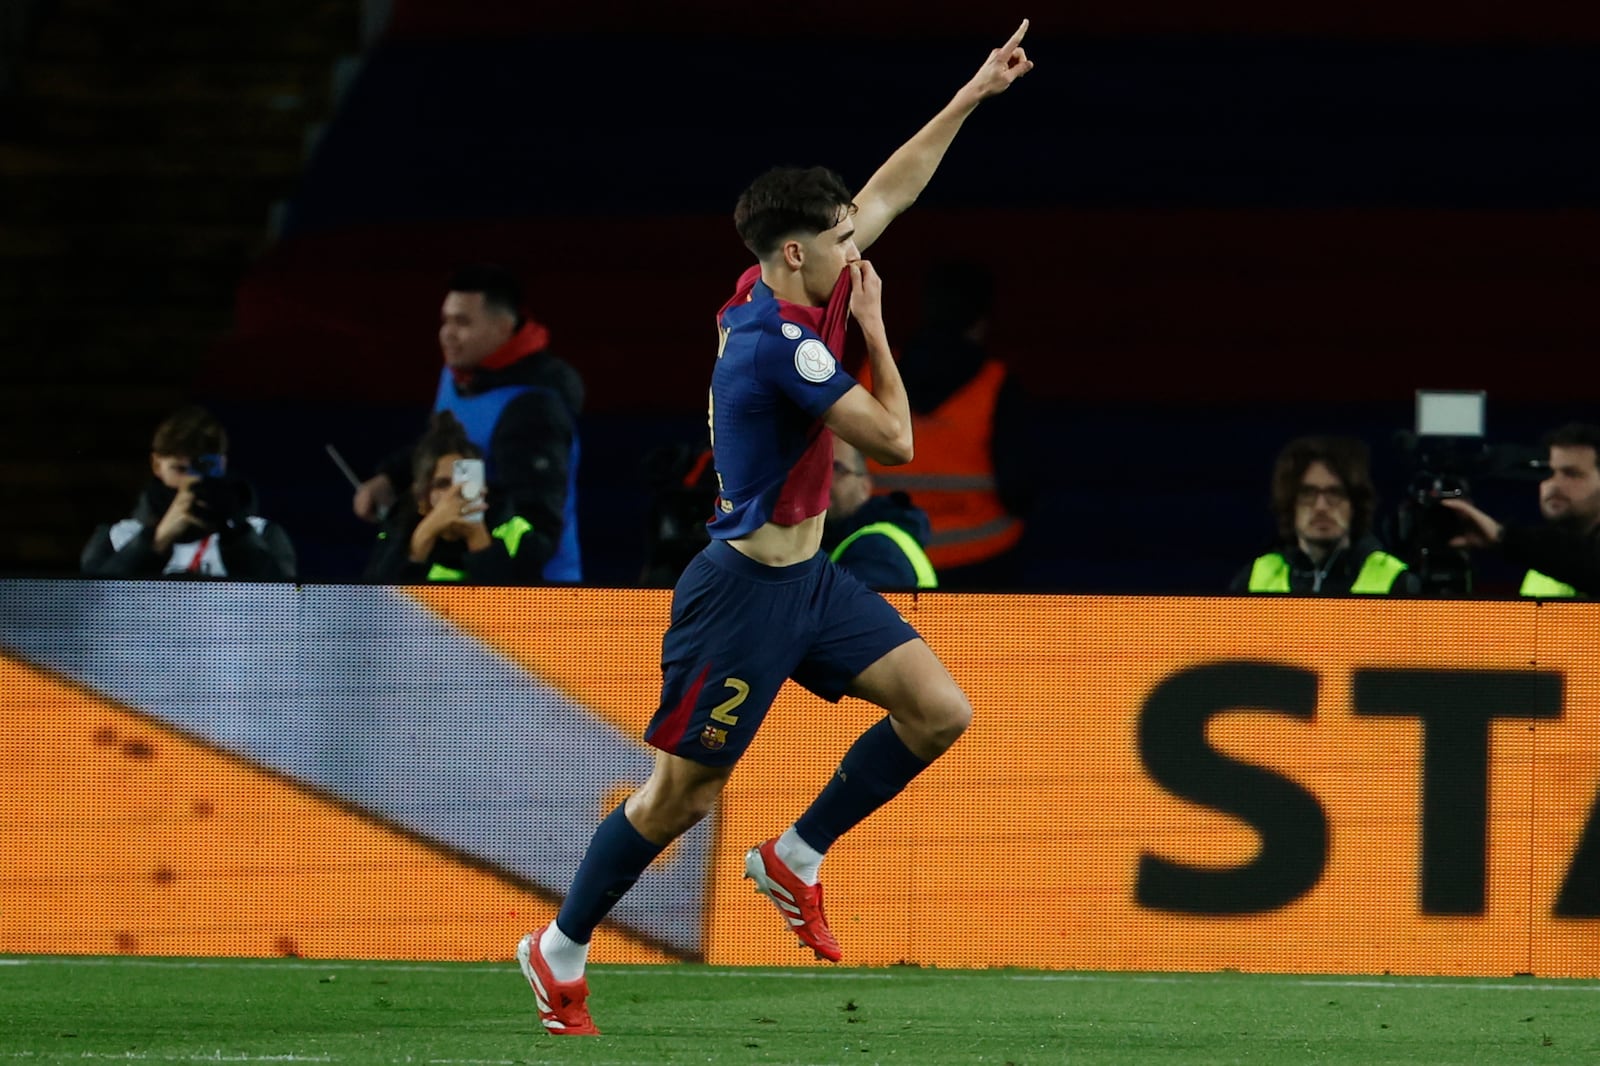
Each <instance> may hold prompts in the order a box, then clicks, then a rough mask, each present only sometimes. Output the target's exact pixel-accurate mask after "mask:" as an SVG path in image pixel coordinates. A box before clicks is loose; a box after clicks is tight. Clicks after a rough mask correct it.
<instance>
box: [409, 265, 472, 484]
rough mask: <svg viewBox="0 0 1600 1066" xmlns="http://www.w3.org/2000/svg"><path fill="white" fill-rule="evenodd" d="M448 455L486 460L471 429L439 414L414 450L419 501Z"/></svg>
mask: <svg viewBox="0 0 1600 1066" xmlns="http://www.w3.org/2000/svg"><path fill="white" fill-rule="evenodd" d="M456 291H458V292H464V291H470V290H456ZM446 455H459V456H460V457H461V458H463V459H482V458H483V452H482V450H481V449H479V447H478V446H477V445H476V444H474V443H472V441H471V440H470V439H469V438H468V437H467V427H465V426H463V425H462V424H461V420H460V419H458V418H456V416H455V414H454V413H453V412H450V411H437V412H435V413H434V414H433V415H432V416H431V417H430V418H429V419H428V428H427V431H426V432H424V433H423V434H422V438H421V439H420V440H418V441H417V444H416V447H415V448H413V449H412V450H411V495H412V497H413V498H414V499H415V500H417V501H422V500H426V499H427V498H428V490H429V488H431V487H432V483H433V468H434V467H436V466H438V465H439V460H440V458H441V457H443V456H446Z"/></svg>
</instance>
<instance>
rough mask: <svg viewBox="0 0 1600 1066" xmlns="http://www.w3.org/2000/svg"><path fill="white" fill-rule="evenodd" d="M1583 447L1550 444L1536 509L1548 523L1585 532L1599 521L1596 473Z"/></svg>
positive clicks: (1598, 477) (1599, 486)
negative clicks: (1548, 474)
mask: <svg viewBox="0 0 1600 1066" xmlns="http://www.w3.org/2000/svg"><path fill="white" fill-rule="evenodd" d="M1595 458H1596V457H1595V451H1594V449H1593V448H1590V447H1587V446H1585V445H1560V444H1557V445H1552V446H1551V448H1550V476H1549V477H1547V478H1545V479H1544V480H1543V481H1541V482H1540V483H1539V510H1540V511H1541V512H1543V514H1544V516H1545V518H1546V519H1548V520H1549V521H1551V522H1562V523H1570V524H1571V525H1575V526H1577V527H1578V528H1579V529H1581V530H1589V529H1591V528H1593V527H1594V525H1595V523H1597V522H1600V470H1597V469H1596V467H1595Z"/></svg>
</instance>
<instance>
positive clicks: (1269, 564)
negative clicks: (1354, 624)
mask: <svg viewBox="0 0 1600 1066" xmlns="http://www.w3.org/2000/svg"><path fill="white" fill-rule="evenodd" d="M1377 509H1378V494H1377V491H1376V490H1375V489H1374V488H1373V484H1372V474H1371V470H1370V461H1369V456H1368V451H1367V446H1366V445H1365V444H1363V443H1362V442H1361V441H1359V440H1355V439H1353V438H1349V437H1300V438H1297V439H1295V440H1292V441H1290V442H1289V443H1288V444H1286V445H1285V446H1284V448H1283V450H1282V451H1281V452H1279V453H1278V458H1277V462H1276V463H1275V465H1274V467H1273V471H1272V515H1273V518H1274V519H1275V520H1276V522H1277V528H1278V536H1279V540H1280V543H1279V544H1278V545H1277V546H1275V547H1274V548H1273V549H1272V550H1271V551H1268V552H1265V553H1263V554H1262V555H1259V556H1257V557H1256V558H1255V559H1254V560H1253V561H1252V562H1251V563H1250V565H1248V566H1246V567H1245V568H1244V569H1242V570H1241V571H1240V572H1239V573H1238V574H1237V575H1236V576H1235V577H1234V579H1233V581H1232V583H1231V584H1230V585H1229V586H1228V589H1229V591H1230V592H1251V593H1274V592H1276V593H1292V594H1298V595H1307V596H1348V595H1357V596H1361V595H1366V596H1373V595H1376V596H1415V595H1419V594H1420V593H1421V591H1422V582H1421V580H1420V579H1419V578H1418V577H1417V575H1416V574H1415V573H1413V572H1412V571H1411V570H1410V569H1409V568H1408V567H1407V566H1406V564H1405V562H1404V561H1402V560H1401V559H1399V558H1398V557H1396V556H1394V555H1390V554H1389V553H1388V552H1386V551H1384V550H1383V545H1382V544H1380V543H1379V542H1378V538H1377V537H1376V536H1374V535H1373V533H1372V519H1373V515H1374V514H1375V513H1376V512H1377Z"/></svg>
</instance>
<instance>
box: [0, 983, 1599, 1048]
mask: <svg viewBox="0 0 1600 1066" xmlns="http://www.w3.org/2000/svg"><path fill="white" fill-rule="evenodd" d="M589 980H590V986H591V989H592V997H591V1007H592V1009H593V1011H594V1015H595V1020H596V1022H597V1023H598V1024H599V1026H600V1028H601V1029H602V1030H603V1031H604V1033H605V1035H604V1036H601V1037H597V1038H587V1039H583V1038H567V1039H557V1038H554V1037H550V1036H547V1035H545V1033H544V1032H543V1031H542V1030H541V1029H540V1027H539V1024H538V1021H537V1020H536V1018H535V1016H534V1010H533V996H532V993H531V992H530V991H529V990H528V987H527V985H526V983H525V982H524V981H523V979H522V976H521V974H520V973H519V972H518V971H517V967H516V964H515V963H510V962H508V963H501V964H493V965H489V964H427V963H401V962H393V963H382V962H331V961H316V960H306V959H282V960H236V959H152V958H123V957H115V958H112V957H106V958H54V957H49V958H47V957H35V956H10V957H0V1066H4V1064H6V1063H11V1062H18V1063H27V1062H68V1061H71V1062H85V1063H87V1062H105V1061H116V1062H152V1063H168V1062H240V1063H256V1062H261V1063H293V1062H327V1063H434V1064H438V1066H486V1064H513V1063H574V1064H607V1066H620V1064H627V1066H633V1064H641V1066H644V1064H673V1063H684V1064H687V1063H713V1064H721V1063H822V1064H835V1063H858V1064H861V1066H868V1064H872V1063H906V1064H909V1066H935V1064H943V1063H961V1064H973V1063H977V1064H991V1063H992V1064H1007V1063H1011V1064H1015V1066H1041V1064H1054V1063H1117V1064H1122V1063H1132V1064H1140V1063H1171V1064H1175V1066H1176V1064H1185V1066H1192V1064H1198V1063H1256V1062H1259V1063H1272V1064H1275V1066H1284V1064H1288V1063H1339V1064H1345V1063H1348V1064H1351V1066H1382V1064H1396V1066H1399V1064H1405V1066H1412V1064H1416V1066H1422V1064H1428V1066H1438V1064H1448V1063H1461V1064H1472V1066H1478V1064H1483V1063H1538V1064H1549V1066H1557V1064H1566V1063H1583V1064H1586V1066H1591V1064H1595V1063H1600V982H1594V981H1555V980H1541V979H1534V978H1508V979H1483V980H1466V979H1451V978H1432V979H1427V978H1397V977H1337V976H1329V977H1313V976H1286V975H1247V974H1237V973H1222V974H1133V973H1051V972H1033V971H1016V970H982V971H951V970H931V969H913V968H901V967H897V968H891V969H852V968H839V969H828V970H820V969H801V970H785V969H728V968H721V967H708V966H689V965H683V966H660V967H619V966H597V967H594V968H592V969H591V972H590V975H589Z"/></svg>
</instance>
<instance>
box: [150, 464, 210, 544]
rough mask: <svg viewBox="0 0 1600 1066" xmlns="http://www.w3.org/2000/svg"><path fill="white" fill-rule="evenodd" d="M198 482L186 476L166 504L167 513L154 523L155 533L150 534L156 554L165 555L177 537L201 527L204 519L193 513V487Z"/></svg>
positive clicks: (194, 504) (198, 481) (195, 504)
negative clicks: (169, 502)
mask: <svg viewBox="0 0 1600 1066" xmlns="http://www.w3.org/2000/svg"><path fill="white" fill-rule="evenodd" d="M199 483H200V479H199V478H197V477H191V478H186V479H185V480H184V482H183V485H182V486H180V487H179V489H178V494H177V495H176V496H174V497H173V498H172V503H171V504H169V505H168V506H167V513H166V514H164V515H162V516H161V521H160V522H158V523H157V524H156V530H155V533H154V534H152V536H151V538H150V539H151V545H152V547H154V548H155V550H156V552H157V554H159V555H163V556H165V555H166V554H167V553H168V552H169V551H171V550H172V546H173V544H175V543H177V541H178V538H179V537H181V536H183V535H184V534H185V533H188V532H189V531H190V530H193V529H199V528H202V527H203V526H204V525H205V524H206V523H205V519H203V518H201V517H200V516H199V515H197V514H195V507H196V506H197V501H196V500H195V497H194V487H195V486H196V485H197V484H199Z"/></svg>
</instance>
